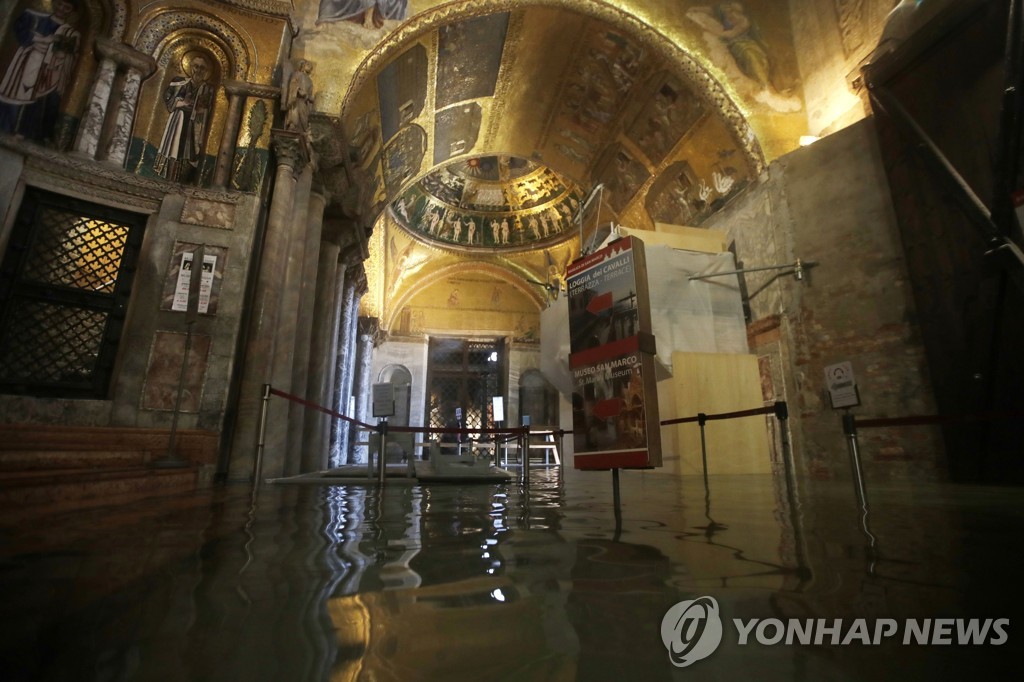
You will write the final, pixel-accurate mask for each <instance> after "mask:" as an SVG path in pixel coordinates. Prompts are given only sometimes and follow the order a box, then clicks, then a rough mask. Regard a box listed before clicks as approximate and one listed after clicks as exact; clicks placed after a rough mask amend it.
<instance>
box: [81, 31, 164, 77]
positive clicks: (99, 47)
mask: <svg viewBox="0 0 1024 682" xmlns="http://www.w3.org/2000/svg"><path fill="white" fill-rule="evenodd" d="M95 45H96V54H98V55H99V56H100V57H102V58H104V59H110V60H111V61H113V62H114V63H115V64H117V65H118V66H125V67H128V68H129V69H134V70H136V71H138V72H139V73H140V74H142V79H143V80H145V79H146V78H149V77H150V76H152V75H153V73H154V72H155V71H156V60H155V59H153V57H151V56H150V55H148V54H146V53H144V52H139V51H138V50H136V49H135V48H134V47H132V46H131V45H126V44H125V43H119V42H117V41H116V40H110V39H109V38H103V37H98V38H96V44H95Z"/></svg>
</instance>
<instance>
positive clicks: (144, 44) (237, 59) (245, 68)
mask: <svg viewBox="0 0 1024 682" xmlns="http://www.w3.org/2000/svg"><path fill="white" fill-rule="evenodd" d="M183 31H188V32H193V33H195V34H201V33H207V34H209V35H211V36H214V37H216V38H217V39H218V40H219V41H222V42H223V44H224V45H225V46H226V51H227V52H229V53H230V54H231V56H232V59H231V61H232V63H233V66H234V68H233V70H231V71H225V72H224V77H225V78H231V79H234V80H243V81H244V80H247V79H248V78H249V77H250V75H251V73H252V65H251V59H250V52H251V50H250V49H249V46H247V43H246V41H243V40H242V37H241V36H240V35H239V34H238V32H237V31H236V30H235V28H234V27H232V26H231V25H229V24H227V23H226V22H224V21H221V20H220V19H218V18H216V17H213V16H210V15H208V14H203V13H200V12H173V11H172V12H161V13H160V14H158V15H156V16H155V17H153V18H152V19H150V20H149V21H148V22H147V23H146V25H145V26H143V27H142V29H141V30H140V32H139V35H138V38H137V39H136V40H135V45H134V47H135V48H136V49H137V50H139V51H140V52H143V53H145V54H148V55H153V56H156V55H157V54H158V49H159V47H160V46H161V45H162V44H164V43H165V41H166V40H167V38H168V37H170V36H173V35H175V34H179V33H181V32H183Z"/></svg>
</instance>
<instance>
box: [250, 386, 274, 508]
mask: <svg viewBox="0 0 1024 682" xmlns="http://www.w3.org/2000/svg"><path fill="white" fill-rule="evenodd" d="M260 400H261V404H260V420H259V424H258V425H257V431H256V433H257V436H256V462H255V463H254V465H253V472H252V484H253V489H254V490H255V489H256V488H258V487H259V485H260V476H261V475H262V472H263V450H264V448H266V445H267V409H268V408H269V406H270V384H263V395H262V397H261V398H260Z"/></svg>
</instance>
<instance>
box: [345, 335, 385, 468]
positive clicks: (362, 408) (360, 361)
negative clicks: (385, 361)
mask: <svg viewBox="0 0 1024 682" xmlns="http://www.w3.org/2000/svg"><path fill="white" fill-rule="evenodd" d="M379 331H380V321H379V320H378V319H377V318H376V317H360V318H359V328H358V343H357V348H356V362H355V365H356V366H355V372H354V375H355V387H354V390H353V393H354V394H355V397H356V414H355V418H356V419H358V420H359V421H361V422H364V423H366V424H373V423H374V421H373V416H372V415H371V414H370V393H371V387H372V386H373V347H374V344H375V342H376V340H377V335H378V333H379ZM353 440H354V442H358V441H363V440H366V434H362V435H361V436H360V437H359V438H354V439H353ZM368 455H369V448H368V447H367V446H366V445H355V447H353V448H352V461H353V463H354V464H365V463H366V458H367V456H368Z"/></svg>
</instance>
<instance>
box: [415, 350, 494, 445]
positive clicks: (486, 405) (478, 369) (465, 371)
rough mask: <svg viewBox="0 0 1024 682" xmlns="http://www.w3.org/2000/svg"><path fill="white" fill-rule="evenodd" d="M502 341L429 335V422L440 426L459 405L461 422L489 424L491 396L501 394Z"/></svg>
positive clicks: (473, 426)
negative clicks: (430, 337)
mask: <svg viewBox="0 0 1024 682" xmlns="http://www.w3.org/2000/svg"><path fill="white" fill-rule="evenodd" d="M503 347H504V344H503V341H502V340H500V339H486V340H478V339H473V340H469V339H448V338H432V339H430V348H429V351H428V353H429V364H428V373H429V376H428V379H427V406H426V407H427V409H426V412H427V414H428V415H429V421H430V426H431V427H434V428H443V427H445V426H448V425H449V424H450V423H451V421H452V420H453V419H454V417H455V414H454V413H455V408H461V409H462V413H463V419H462V425H463V426H464V427H466V428H470V429H478V428H493V427H494V415H493V413H492V409H493V408H492V403H491V397H492V396H496V395H502V392H501V391H502V374H503V367H504V365H503V362H502V356H503V354H504V353H503Z"/></svg>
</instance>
